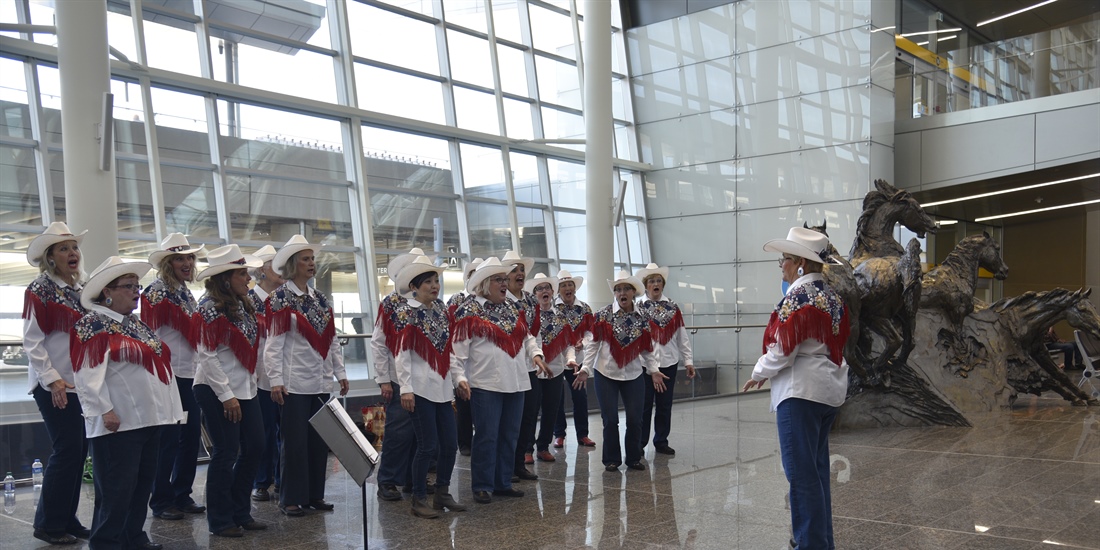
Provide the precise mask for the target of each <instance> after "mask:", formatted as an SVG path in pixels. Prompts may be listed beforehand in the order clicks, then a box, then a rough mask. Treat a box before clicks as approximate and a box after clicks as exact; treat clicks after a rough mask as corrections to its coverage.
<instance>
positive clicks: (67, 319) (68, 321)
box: [23, 288, 82, 334]
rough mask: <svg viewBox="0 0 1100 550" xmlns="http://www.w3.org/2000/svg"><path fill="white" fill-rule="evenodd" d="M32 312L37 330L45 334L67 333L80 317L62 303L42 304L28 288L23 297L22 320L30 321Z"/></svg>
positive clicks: (39, 298)
mask: <svg viewBox="0 0 1100 550" xmlns="http://www.w3.org/2000/svg"><path fill="white" fill-rule="evenodd" d="M32 311H33V312H34V320H35V321H36V322H37V323H38V328H40V329H42V332H43V333H45V334H50V333H53V332H69V331H71V330H72V329H73V325H75V324H76V322H77V321H79V320H80V317H81V316H82V315H81V314H80V312H78V311H73V310H72V309H71V308H69V306H66V305H64V304H62V303H59V302H48V303H46V302H43V301H42V298H41V297H39V296H38V295H37V294H35V293H33V292H31V290H30V289H29V288H28V289H27V291H26V293H25V294H24V295H23V318H24V319H30V318H31V312H32Z"/></svg>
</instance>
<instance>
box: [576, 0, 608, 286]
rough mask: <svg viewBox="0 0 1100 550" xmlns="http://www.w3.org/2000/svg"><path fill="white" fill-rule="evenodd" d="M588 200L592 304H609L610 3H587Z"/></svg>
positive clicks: (591, 0)
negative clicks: (607, 281)
mask: <svg viewBox="0 0 1100 550" xmlns="http://www.w3.org/2000/svg"><path fill="white" fill-rule="evenodd" d="M583 54H584V131H585V154H584V159H585V160H584V163H585V167H584V176H585V182H586V184H585V198H586V199H587V202H588V204H587V207H586V210H587V214H588V257H587V260H588V280H589V281H591V286H589V287H588V302H589V304H590V305H591V306H592V307H593V308H597V307H603V306H605V305H607V304H610V303H611V290H610V289H609V288H607V285H606V284H604V281H606V280H608V279H612V278H614V269H615V267H614V266H615V244H614V238H615V233H614V230H615V228H614V227H612V226H611V223H612V221H613V220H612V217H611V214H612V213H611V194H612V193H613V192H614V189H615V187H616V186H615V185H613V184H614V179H615V178H614V177H613V175H614V172H613V170H612V166H611V157H612V154H613V153H612V151H611V143H612V137H611V136H612V124H613V122H612V119H611V3H610V2H608V1H607V0H585V1H584V51H583Z"/></svg>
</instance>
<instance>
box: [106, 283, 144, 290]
mask: <svg viewBox="0 0 1100 550" xmlns="http://www.w3.org/2000/svg"><path fill="white" fill-rule="evenodd" d="M107 288H112V289H113V288H125V289H126V290H132V291H135V292H141V289H142V286H141V285H136V284H128V285H115V286H109V287H107Z"/></svg>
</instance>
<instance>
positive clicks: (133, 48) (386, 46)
mask: <svg viewBox="0 0 1100 550" xmlns="http://www.w3.org/2000/svg"><path fill="white" fill-rule="evenodd" d="M223 3H226V4H234V5H235V3H231V2H226V1H225V0H207V1H206V2H205V6H206V11H207V13H195V11H194V9H195V6H194V4H193V3H191V2H167V3H166V2H161V1H156V2H145V1H142V0H107V9H108V17H107V22H108V36H109V41H110V45H111V47H112V49H113V50H114V51H115V54H114V57H113V58H112V80H111V91H112V92H113V93H114V97H115V109H114V125H115V136H116V141H115V150H116V162H115V173H116V179H117V184H116V186H117V192H118V212H117V216H118V223H119V238H120V253H121V254H122V255H123V256H124V257H128V258H134V259H144V258H146V257H147V256H148V254H149V253H150V252H151V251H152V250H153V249H154V248H155V247H156V244H157V242H158V241H159V240H160V238H161V237H163V236H164V235H165V234H167V233H169V232H175V231H178V232H182V233H185V234H187V235H189V236H190V239H191V242H192V243H202V244H206V245H207V249H210V248H214V247H217V246H221V245H223V244H227V243H236V244H239V245H241V246H242V248H243V249H245V250H246V251H251V250H255V249H257V248H259V247H261V246H263V245H266V244H272V245H275V246H276V247H279V246H281V245H282V244H283V243H284V242H285V241H286V240H287V238H289V237H290V236H291V235H294V234H296V233H301V234H304V235H305V236H306V237H307V238H308V239H309V240H310V241H311V242H318V243H322V244H324V245H325V248H324V249H323V252H322V254H320V256H319V273H318V276H317V278H316V280H315V283H316V285H317V287H318V288H319V289H321V290H322V291H324V292H326V293H328V294H330V295H332V296H333V297H334V299H335V300H334V301H335V308H336V316H337V318H338V321H339V324H338V331H339V332H341V333H346V334H352V333H361V334H362V333H367V334H369V333H370V331H371V327H372V324H373V321H374V319H373V316H374V315H373V314H374V311H375V310H376V309H377V304H378V301H379V298H380V297H382V296H384V295H385V294H386V293H389V292H391V291H392V285H391V283H390V281H389V279H388V277H387V275H388V274H387V272H386V267H387V265H388V263H389V261H390V260H391V259H392V258H393V257H394V256H395V255H397V254H400V253H403V252H407V251H408V249H409V248H411V247H420V248H422V249H424V251H425V252H427V253H429V254H434V255H436V257H437V258H438V260H437V261H439V262H440V263H441V264H445V265H447V266H448V270H447V271H446V272H445V273H444V289H443V294H444V296H443V297H444V299H445V298H446V297H448V296H449V295H450V294H452V293H453V292H456V291H458V290H460V289H461V288H462V275H461V273H462V266H463V265H464V263H465V262H466V261H468V260H470V259H472V258H474V257H479V256H480V257H487V256H490V255H494V256H499V255H502V254H504V253H505V252H506V251H508V250H510V249H514V248H518V249H519V250H520V252H521V253H522V254H523V255H524V256H528V257H533V258H535V259H536V269H535V271H536V272H539V271H542V272H547V273H548V274H556V273H557V271H558V270H559V269H562V268H566V269H569V270H570V271H572V272H573V273H574V274H575V275H584V274H585V272H586V268H585V261H586V251H585V239H584V237H583V235H584V231H585V215H586V211H585V198H584V197H585V189H586V186H587V182H586V181H585V174H584V164H583V163H584V157H583V145H578V144H576V143H568V144H562V143H555V142H554V140H562V139H573V140H575V139H578V138H583V137H584V123H583V120H584V119H583V114H584V111H583V107H584V106H583V93H582V82H583V78H582V75H581V69H580V67H581V64H580V63H579V61H580V60H581V59H582V51H581V45H580V44H579V43H578V42H577V40H578V38H579V37H580V36H582V35H583V24H584V16H583V13H578V10H577V8H578V4H579V2H576V1H557V2H542V1H538V0H528V1H523V0H518V1H517V0H510V1H509V0H497V1H490V0H462V1H456V2H450V1H448V2H442V1H440V0H392V1H382V0H348V1H344V0H329V1H326V0H280V1H278V2H275V1H269V0H253V2H252V4H253V5H255V6H256V7H257V9H256V10H254V11H255V12H256V13H250V14H243V12H241V11H240V10H227V9H217V8H218V7H220V6H221V4H223ZM54 6H55V4H54V3H50V2H36V1H31V0H0V22H2V23H7V24H33V25H53V22H54ZM261 8H262V9H261ZM612 10H613V15H612V25H613V27H612V28H611V29H609V30H610V32H611V33H612V43H613V45H614V52H613V55H614V61H613V73H612V74H611V75H609V78H611V79H612V84H613V89H614V90H615V93H616V94H617V95H616V100H615V102H614V108H613V116H614V123H615V127H616V132H615V138H616V144H615V145H616V149H615V150H616V154H617V156H618V158H616V159H615V161H614V163H615V168H616V177H615V181H614V182H603V183H601V185H606V186H607V187H608V188H609V189H611V188H615V189H617V188H618V181H619V180H621V181H625V182H627V184H628V185H627V200H626V203H625V208H624V214H625V216H624V219H623V222H622V223H621V224H620V225H619V226H618V227H617V228H616V239H615V243H616V244H615V262H616V269H619V268H627V269H632V270H633V269H637V268H638V267H640V266H642V265H645V263H647V262H648V261H649V245H648V242H647V230H646V218H645V212H644V210H643V206H642V200H641V195H642V193H641V189H640V186H641V182H642V180H641V176H640V173H639V172H638V170H639V169H640V168H641V167H642V165H641V164H640V163H639V162H638V159H639V155H638V150H637V140H636V139H635V138H634V137H633V133H634V132H633V115H632V113H633V107H632V105H631V98H630V93H629V89H628V85H627V80H628V78H627V75H626V74H625V71H626V68H625V67H626V63H625V53H624V52H625V45H624V42H623V32H622V30H621V23H620V17H619V13H618V5H617V3H612ZM138 13H140V14H141V17H140V19H138V18H136V17H135V14H138ZM238 16H240V17H238ZM532 22H535V23H536V24H532ZM0 35H3V36H5V37H7V38H9V39H12V40H11V41H9V42H8V43H9V44H12V45H13V46H12V47H11V48H8V47H5V49H4V51H2V52H0V111H2V113H3V116H2V117H0V296H2V300H0V304H2V305H0V340H2V341H3V342H4V343H5V344H4V345H5V352H6V353H5V354H4V363H3V364H2V366H0V369H2V370H0V375H2V376H0V393H2V395H0V424H5V423H6V424H11V423H20V422H32V421H38V419H39V418H38V414H37V410H36V408H35V406H34V404H33V401H31V400H30V398H29V396H27V395H26V387H25V385H26V384H25V381H26V368H27V366H26V363H25V360H22V361H21V360H20V359H19V356H20V349H19V347H18V344H17V342H18V340H19V339H20V335H21V334H22V321H21V313H22V308H21V304H22V302H23V291H24V289H25V288H26V286H27V284H29V283H30V282H31V280H32V279H33V278H34V277H35V276H36V275H37V270H35V269H33V268H31V266H29V265H28V264H27V262H26V259H25V253H26V249H27V246H28V244H29V243H30V240H31V239H33V238H34V236H35V235H37V234H39V233H41V231H42V230H43V228H44V227H45V226H46V225H48V224H49V223H51V222H53V221H65V220H66V202H65V185H64V181H65V179H64V178H65V173H64V166H63V162H62V159H63V155H64V150H63V146H62V139H61V138H62V134H61V132H62V129H61V117H60V109H61V101H60V76H61V75H60V71H59V69H58V66H57V52H56V49H55V48H56V45H57V41H58V37H57V36H56V35H54V34H52V33H49V32H35V33H33V34H27V33H19V32H4V33H0ZM616 192H617V191H616ZM93 267H94V266H88V265H86V266H85V269H86V270H90V269H92V268H93ZM143 283H148V281H143ZM192 291H193V292H194V293H195V294H196V295H199V294H201V286H200V285H192ZM580 294H581V297H582V299H583V298H586V296H585V294H586V289H585V288H583V287H582V289H581V290H580ZM346 352H347V353H346V355H347V358H348V365H349V375H350V377H351V379H352V382H353V391H356V392H366V391H370V390H371V388H373V382H371V381H370V378H371V376H372V375H373V373H372V371H371V368H370V365H369V364H368V360H367V354H366V353H365V351H364V347H363V346H362V345H355V344H353V345H350V346H348V347H347V348H346Z"/></svg>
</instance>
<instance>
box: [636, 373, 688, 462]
mask: <svg viewBox="0 0 1100 550" xmlns="http://www.w3.org/2000/svg"><path fill="white" fill-rule="evenodd" d="M678 364H679V363H677V365H678ZM677 365H672V366H668V367H663V368H661V374H663V375H665V376H667V377H668V380H665V391H664V392H658V391H657V390H655V389H653V379H652V378H650V377H648V376H647V377H646V378H650V379H649V380H646V382H645V407H644V410H643V411H642V448H645V446H646V445H647V444H648V443H649V426H650V422H652V425H653V446H654V447H664V446H667V445H668V434H669V433H671V432H672V394H673V390H675V389H676V367H677ZM654 405H656V407H654ZM654 408H656V409H657V414H656V416H654V413H653V409H654Z"/></svg>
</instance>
